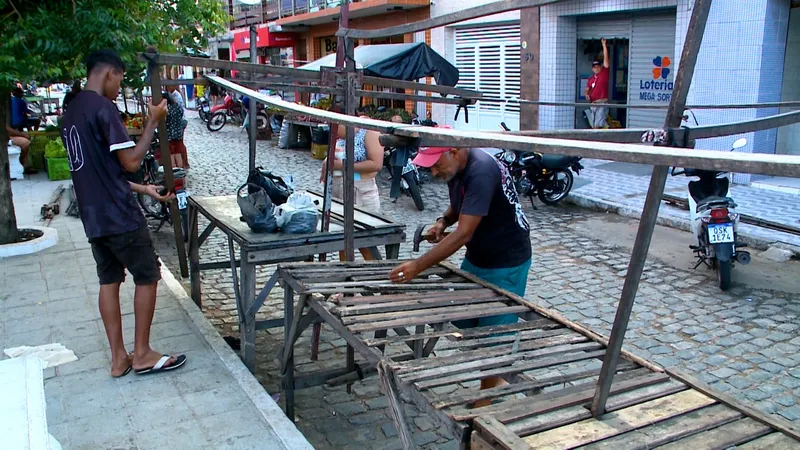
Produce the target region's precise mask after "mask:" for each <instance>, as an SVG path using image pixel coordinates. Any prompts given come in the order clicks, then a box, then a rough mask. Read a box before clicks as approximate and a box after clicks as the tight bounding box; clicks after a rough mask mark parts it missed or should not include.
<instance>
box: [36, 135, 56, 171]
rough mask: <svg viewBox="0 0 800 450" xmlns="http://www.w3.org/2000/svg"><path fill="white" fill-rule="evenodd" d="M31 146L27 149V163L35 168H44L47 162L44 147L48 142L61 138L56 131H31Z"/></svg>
mask: <svg viewBox="0 0 800 450" xmlns="http://www.w3.org/2000/svg"><path fill="white" fill-rule="evenodd" d="M28 134H30V136H31V146H30V149H29V150H28V164H30V165H31V166H33V168H34V169H36V170H39V171H41V170H46V169H47V162H46V161H45V159H46V158H45V157H44V148H45V146H46V145H47V143H48V142H50V141H54V140H56V139H61V135H60V134H59V133H58V131H31V132H29V133H28Z"/></svg>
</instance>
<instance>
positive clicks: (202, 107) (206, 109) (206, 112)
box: [197, 97, 211, 122]
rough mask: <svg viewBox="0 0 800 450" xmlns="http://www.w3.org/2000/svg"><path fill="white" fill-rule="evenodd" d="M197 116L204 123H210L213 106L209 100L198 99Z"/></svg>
mask: <svg viewBox="0 0 800 450" xmlns="http://www.w3.org/2000/svg"><path fill="white" fill-rule="evenodd" d="M197 115H199V116H200V120H202V121H203V122H208V118H209V117H211V104H210V103H209V102H208V99H207V98H205V97H199V98H198V99H197Z"/></svg>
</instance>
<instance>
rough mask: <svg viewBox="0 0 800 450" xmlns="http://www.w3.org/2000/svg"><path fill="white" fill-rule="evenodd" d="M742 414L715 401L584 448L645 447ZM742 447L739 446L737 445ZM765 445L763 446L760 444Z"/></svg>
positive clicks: (609, 449)
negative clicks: (713, 403) (706, 405)
mask: <svg viewBox="0 0 800 450" xmlns="http://www.w3.org/2000/svg"><path fill="white" fill-rule="evenodd" d="M741 417H742V414H741V413H740V412H738V411H736V410H733V409H731V408H729V407H727V406H726V405H721V404H715V405H711V406H708V407H706V408H701V409H698V410H695V411H692V412H689V413H687V414H682V415H680V416H677V417H673V418H670V419H667V420H664V421H662V422H658V423H655V424H652V425H651V426H647V427H643V428H639V429H637V430H635V431H632V432H628V433H623V434H620V435H618V436H615V437H613V438H609V439H605V440H603V441H599V442H594V443H592V444H589V445H586V446H583V447H581V449H584V450H619V449H626V450H628V449H630V450H645V449H650V448H654V447H658V446H659V445H664V444H668V443H669V442H672V441H674V440H677V439H681V438H683V437H686V436H690V435H693V434H696V433H701V432H703V431H706V430H709V429H712V428H716V427H719V426H721V425H725V424H726V423H730V422H733V421H735V420H739V419H741ZM737 448H738V447H737ZM758 448H761V447H758Z"/></svg>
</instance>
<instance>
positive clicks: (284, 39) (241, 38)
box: [231, 27, 295, 52]
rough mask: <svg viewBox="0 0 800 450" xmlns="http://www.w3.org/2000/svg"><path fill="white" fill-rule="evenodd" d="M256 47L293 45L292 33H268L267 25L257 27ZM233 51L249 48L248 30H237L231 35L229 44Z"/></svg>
mask: <svg viewBox="0 0 800 450" xmlns="http://www.w3.org/2000/svg"><path fill="white" fill-rule="evenodd" d="M257 36H258V37H257V39H256V48H261V47H294V43H295V40H294V34H292V33H270V32H269V29H268V28H267V27H261V28H258V35H257ZM231 45H232V47H233V50H234V51H235V52H238V51H242V50H249V49H250V30H249V29H246V30H243V31H239V32H237V33H235V34H234V35H233V43H232V44H231Z"/></svg>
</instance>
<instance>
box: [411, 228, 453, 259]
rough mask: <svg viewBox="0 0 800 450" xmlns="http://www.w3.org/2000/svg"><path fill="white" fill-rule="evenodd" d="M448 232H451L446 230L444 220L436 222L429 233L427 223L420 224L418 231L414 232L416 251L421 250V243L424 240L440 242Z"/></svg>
mask: <svg viewBox="0 0 800 450" xmlns="http://www.w3.org/2000/svg"><path fill="white" fill-rule="evenodd" d="M448 234H450V232H449V231H444V224H443V223H442V222H436V224H435V225H433V226H432V227H430V228H429V229H428V232H427V233H425V225H419V226H418V227H417V231H415V232H414V252H418V251H419V244H420V243H421V242H422V241H426V242H431V243H438V242H441V240H442V239H443V238H444V237H445V236H447V235H448Z"/></svg>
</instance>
